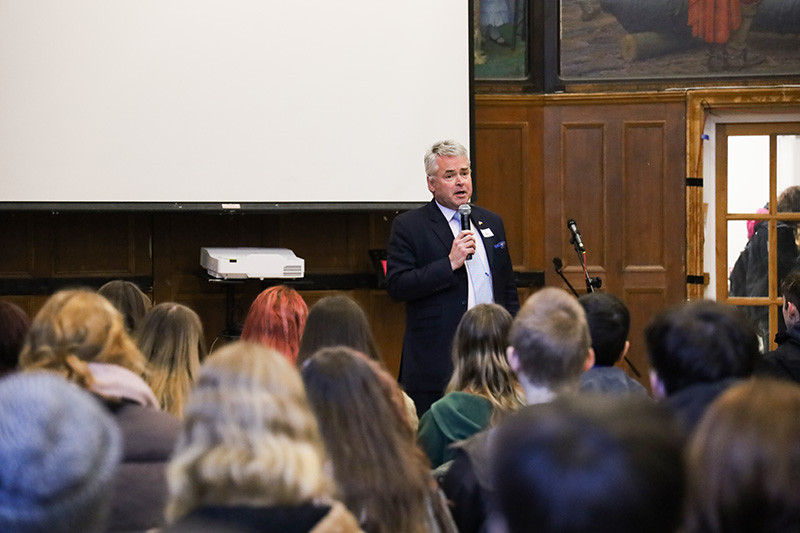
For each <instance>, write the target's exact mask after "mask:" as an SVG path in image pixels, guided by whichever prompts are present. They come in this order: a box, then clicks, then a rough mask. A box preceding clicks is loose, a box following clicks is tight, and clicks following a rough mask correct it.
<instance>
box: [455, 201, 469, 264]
mask: <svg viewBox="0 0 800 533" xmlns="http://www.w3.org/2000/svg"><path fill="white" fill-rule="evenodd" d="M470 213H472V206H470V205H469V204H461V205H460V206H458V214H459V216H460V217H461V231H467V230H469V214H470ZM470 259H472V254H469V255H468V256H467V260H470Z"/></svg>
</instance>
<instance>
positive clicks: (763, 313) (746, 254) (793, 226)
mask: <svg viewBox="0 0 800 533" xmlns="http://www.w3.org/2000/svg"><path fill="white" fill-rule="evenodd" d="M776 208H777V212H778V213H797V212H800V185H792V186H791V187H787V188H786V189H785V190H784V191H783V192H781V194H780V195H779V196H778V202H777V206H776ZM797 226H798V221H797V220H779V221H778V222H777V226H776V231H775V236H774V238H775V243H776V244H775V246H776V253H777V281H778V286H779V287H780V286H781V283H783V278H785V277H786V275H787V274H789V272H791V271H792V270H793V269H795V268H796V267H797V266H798V263H799V261H800V260H798V247H797ZM769 240H770V239H769V221H768V220H760V221H758V222H757V223H756V225H755V233H753V236H752V237H751V238H750V239H749V240H748V241H747V245H746V246H745V248H744V250H742V252H741V253H740V254H739V257H738V259H737V260H736V262H735V263H734V265H733V268H732V269H731V273H730V276H729V279H730V295H731V296H744V297H767V296H769V278H770V266H769V257H770V254H769V253H768V251H769V250H768V249H769ZM775 275H776V272H775V271H773V272H772V276H775ZM742 311H743V312H744V313H745V314H746V315H747V317H748V318H749V319H750V320H751V321H752V322H753V324H754V325H755V327H756V329H757V331H758V335H759V341H760V343H761V345H762V346H763V348H764V349H763V350H762V351H767V350H768V349H769V348H768V347H769V344H770V343H769V341H770V338H769V306H766V305H745V306H742ZM785 327H786V326H785V324H784V323H783V316H781V315H778V331H781V330H783V329H785Z"/></svg>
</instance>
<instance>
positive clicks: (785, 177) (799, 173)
mask: <svg viewBox="0 0 800 533" xmlns="http://www.w3.org/2000/svg"><path fill="white" fill-rule="evenodd" d="M777 144H778V153H777V166H778V190H779V191H782V190H784V189H786V188H787V187H791V186H792V185H800V135H778V142H777Z"/></svg>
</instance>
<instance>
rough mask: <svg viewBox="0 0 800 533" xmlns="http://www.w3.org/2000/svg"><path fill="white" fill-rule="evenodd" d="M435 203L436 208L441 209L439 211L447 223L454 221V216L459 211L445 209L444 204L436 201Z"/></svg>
mask: <svg viewBox="0 0 800 533" xmlns="http://www.w3.org/2000/svg"><path fill="white" fill-rule="evenodd" d="M434 203H435V204H436V207H438V208H439V211H441V212H442V215H444V218H445V220H447V221H450V220H452V218H453V215H455V214H456V213H457V211H456V210H455V209H450V208H449V207H445V206H443V205H442V204H440V203H439V202H437V201H436V200H434Z"/></svg>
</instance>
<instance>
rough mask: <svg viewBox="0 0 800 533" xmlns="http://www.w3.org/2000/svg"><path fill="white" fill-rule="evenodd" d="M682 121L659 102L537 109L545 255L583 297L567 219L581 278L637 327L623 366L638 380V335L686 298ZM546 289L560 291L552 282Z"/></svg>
mask: <svg viewBox="0 0 800 533" xmlns="http://www.w3.org/2000/svg"><path fill="white" fill-rule="evenodd" d="M662 98H664V99H665V100H666V101H664V100H662ZM684 116H685V110H684V105H683V103H682V102H680V101H674V100H673V97H672V96H665V97H661V96H657V95H652V96H651V100H648V99H646V98H645V97H641V98H639V99H628V98H616V99H614V98H613V97H610V96H609V97H597V98H596V99H586V98H583V99H582V98H578V97H560V98H554V101H553V102H550V104H549V105H548V106H547V107H546V109H545V127H544V131H545V145H544V154H545V162H544V168H545V184H546V187H545V196H546V198H545V206H546V207H545V209H546V217H545V219H546V230H547V233H546V239H547V243H548V244H547V250H548V251H549V252H550V253H552V255H553V256H558V255H559V254H561V256H562V257H563V256H566V258H565V260H564V263H565V264H566V265H568V267H567V268H565V273H566V275H567V279H568V280H569V281H570V283H571V284H572V286H573V287H575V289H576V290H578V292H579V293H584V292H586V283H585V276H584V272H583V270H582V268H581V267H580V266H579V263H578V262H577V255H576V254H575V252H574V250H573V249H572V246H571V245H570V244H569V238H570V233H569V232H568V231H567V229H566V221H567V219H569V218H574V219H575V220H576V221H577V223H578V227H579V229H580V231H581V234H582V237H583V242H584V244H585V246H586V250H587V254H586V257H587V267H588V273H589V276H590V277H596V276H599V277H600V278H601V280H602V283H603V286H602V289H601V290H604V291H608V292H611V293H614V294H616V295H618V296H620V297H622V298H623V300H625V302H626V304H627V305H628V307H629V308H630V311H631V315H632V317H635V319H634V321H633V324H632V329H631V344H632V346H631V354H630V355H629V358H630V359H631V360H632V361H637V362H639V363H640V364H637V365H636V366H637V367H642V368H640V369H639V370H640V372H641V371H646V370H647V368H648V367H647V360H646V359H647V358H646V353H645V351H644V346H643V344H642V342H641V340H640V338H641V333H642V328H643V327H644V325H645V324H646V323H647V322H649V320H650V319H651V318H652V315H653V313H654V312H655V311H656V310H660V309H662V308H663V307H665V306H666V305H669V304H675V303H678V302H680V301H682V300H684V299H685V295H686V290H685V279H686V272H685V262H684V258H685V229H684V228H685V224H686V213H685V209H684V208H683V206H684V205H685V179H684V178H685V176H684V175H683V168H682V163H683V161H684V144H683V142H684V139H685V134H684V126H685V119H684ZM547 280H548V281H547V284H548V285H550V284H552V285H562V286H565V284H563V282H561V281H560V279H558V278H557V277H555V275H550V274H548V278H547ZM654 295H655V296H654ZM645 373H646V372H645ZM644 382H645V381H643V383H644Z"/></svg>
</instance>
